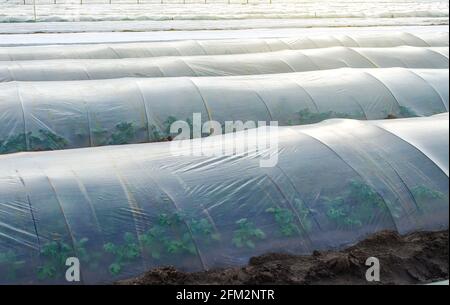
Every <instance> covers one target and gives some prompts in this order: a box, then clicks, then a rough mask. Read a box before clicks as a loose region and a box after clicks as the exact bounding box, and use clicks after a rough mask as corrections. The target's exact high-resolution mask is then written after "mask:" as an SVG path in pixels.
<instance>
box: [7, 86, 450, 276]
mask: <svg viewBox="0 0 450 305" xmlns="http://www.w3.org/2000/svg"><path fill="white" fill-rule="evenodd" d="M413 87H414V86H411V88H413ZM448 119H449V118H448V113H447V114H445V115H439V116H432V117H427V118H411V119H400V120H397V121H395V122H391V121H358V120H349V119H334V120H328V121H325V122H323V123H320V124H314V125H308V126H289V127H280V128H278V130H277V131H275V130H274V129H270V131H268V134H267V135H270V134H272V133H274V132H276V135H277V139H278V147H277V149H276V151H277V152H278V163H277V164H276V165H275V166H274V167H260V158H261V157H264V156H265V155H266V153H267V151H265V150H262V151H258V152H256V155H246V154H239V155H230V156H227V155H224V156H213V157H212V156H210V157H207V156H208V155H209V154H208V153H209V150H210V149H211V150H212V149H214V147H215V146H218V145H222V143H223V141H224V137H226V136H216V137H210V138H206V139H196V140H188V143H190V144H192V145H193V146H194V147H197V146H199V145H200V143H201V142H200V141H203V142H202V143H203V144H205V143H207V144H208V145H206V146H205V145H202V148H203V153H204V154H203V155H195V156H194V155H189V153H187V151H184V153H185V154H182V152H183V149H188V148H183V146H180V147H179V148H178V149H179V150H178V151H177V152H178V154H177V155H176V156H175V155H174V154H173V151H172V150H171V145H173V144H174V143H175V142H172V143H152V144H142V145H125V146H108V147H101V148H87V149H79V150H66V151H58V152H41V153H23V154H13V155H3V156H0V228H1V232H2V234H1V235H0V255H1V256H0V257H1V258H2V260H0V272H1V274H2V275H4V276H2V277H1V281H3V282H4V283H64V282H65V279H64V274H65V270H66V266H65V265H64V262H65V258H66V257H68V256H76V257H78V258H80V261H81V268H82V283H84V284H92V283H103V282H111V281H113V280H117V279H121V278H126V277H131V276H135V275H137V274H139V273H142V272H144V271H146V270H148V269H149V268H152V267H157V266H163V265H174V266H176V267H177V268H180V269H181V270H187V271H198V270H205V269H209V268H213V267H223V266H238V265H242V264H245V263H247V261H248V259H249V258H250V257H252V256H255V255H260V254H263V253H267V252H284V253H293V254H310V253H312V252H313V251H314V250H326V249H334V248H336V247H343V246H347V245H350V244H353V243H356V242H357V241H359V240H362V239H364V238H365V237H366V236H367V235H368V234H371V233H374V232H377V231H380V230H385V229H389V230H396V231H398V232H399V233H401V234H405V233H408V232H411V231H419V230H443V229H448V217H449V207H448V203H449V202H448V196H449V183H448V182H449V180H448V175H447V174H446V173H445V170H444V168H445V167H446V168H448V155H447V159H446V160H444V159H442V160H441V159H439V158H440V157H441V156H444V155H443V154H444V151H445V152H447V153H448V137H449V121H448ZM262 129H263V128H259V129H253V130H255V131H256V130H258V131H260V130H262ZM424 130H428V131H429V132H428V133H427V137H421V136H415V135H417V134H421V133H423V131H424ZM258 136H260V135H258ZM246 139H248V138H247V134H246V133H245V132H240V133H237V134H236V135H235V141H236V143H241V142H243V141H244V140H246ZM443 139H447V141H444V140H443ZM176 143H180V142H176ZM436 160H439V162H435V161H436ZM442 161H445V164H442V163H441V162H442ZM439 163H441V164H439Z"/></svg>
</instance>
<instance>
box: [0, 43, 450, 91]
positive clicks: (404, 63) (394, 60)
mask: <svg viewBox="0 0 450 305" xmlns="http://www.w3.org/2000/svg"><path fill="white" fill-rule="evenodd" d="M448 53H449V49H448V47H409V46H402V47H395V48H347V47H331V48H323V49H309V50H285V51H278V52H268V53H255V54H237V55H210V56H175V57H170V56H168V57H153V58H124V59H61V60H39V61H36V60H34V61H33V60H29V61H1V62H0V82H10V81H61V80H93V79H113V78H123V77H149V78H150V77H177V76H228V75H251V74H274V73H289V72H306V71H315V70H325V69H335V68H345V67H349V68H391V67H404V68H415V69H421V68H423V69H433V68H436V69H448V56H449V54H448Z"/></svg>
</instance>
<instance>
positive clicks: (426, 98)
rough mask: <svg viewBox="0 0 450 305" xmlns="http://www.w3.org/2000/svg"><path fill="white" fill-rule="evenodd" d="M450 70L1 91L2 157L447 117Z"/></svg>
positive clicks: (136, 81)
mask: <svg viewBox="0 0 450 305" xmlns="http://www.w3.org/2000/svg"><path fill="white" fill-rule="evenodd" d="M448 79H449V75H448V70H446V69H433V70H410V69H403V68H390V69H336V70H329V71H314V72H302V73H286V74H270V75H255V76H232V77H197V78H169V79H168V78H153V79H145V78H129V79H113V80H94V81H67V82H62V81H61V82H8V83H3V84H0V126H1V128H0V154H5V153H13V152H19V151H39V150H57V149H67V148H79V147H89V146H103V145H118V144H132V143H144V142H156V141H161V140H164V139H167V138H168V137H169V136H174V135H173V134H171V133H170V126H171V124H172V123H173V122H175V121H177V120H183V121H187V122H189V121H191V122H192V120H193V114H194V113H199V114H200V115H201V118H202V123H204V122H206V121H210V120H214V121H217V122H219V123H220V125H221V126H223V125H224V124H225V122H226V121H242V122H247V121H253V122H258V121H264V122H267V123H269V122H270V121H277V122H278V124H279V125H280V126H282V125H304V124H312V123H317V122H320V121H322V120H325V119H329V118H354V119H361V120H366V119H369V120H373V119H383V118H401V117H414V116H428V115H433V114H437V113H442V112H447V111H448Z"/></svg>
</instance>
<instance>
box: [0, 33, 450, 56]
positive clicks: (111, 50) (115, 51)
mask: <svg viewBox="0 0 450 305" xmlns="http://www.w3.org/2000/svg"><path fill="white" fill-rule="evenodd" d="M448 45H449V35H448V32H447V33H426V34H420V33H416V34H411V33H405V32H399V33H383V34H382V35H380V34H374V33H372V34H359V35H358V34H347V35H320V36H311V37H290V38H277V39H276V38H267V39H230V40H184V41H165V42H135V43H110V44H86V45H49V46H18V47H3V48H1V47H0V61H15V60H46V59H114V58H140V57H157V56H194V55H221V54H244V53H262V52H273V51H281V50H302V49H317V48H329V47H339V46H340V47H355V48H356V47H359V48H376V47H398V46H412V47H448Z"/></svg>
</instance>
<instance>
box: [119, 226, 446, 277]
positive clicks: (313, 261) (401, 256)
mask: <svg viewBox="0 0 450 305" xmlns="http://www.w3.org/2000/svg"><path fill="white" fill-rule="evenodd" d="M371 256H373V257H377V258H378V259H379V261H380V266H381V267H380V270H381V272H380V273H381V274H380V282H378V284H418V283H428V282H432V281H439V280H447V279H448V260H449V257H448V231H442V232H419V233H413V234H410V235H407V236H400V235H398V234H397V233H394V232H390V231H383V232H380V233H377V234H374V235H372V236H370V237H369V238H367V239H366V240H364V241H362V242H360V243H358V244H357V245H355V246H352V247H350V248H347V249H345V250H343V251H329V252H318V251H316V252H314V253H313V255H311V256H294V255H288V254H266V255H262V256H258V257H253V258H251V259H250V262H249V264H248V266H245V267H242V268H227V269H216V270H210V271H205V272H196V273H184V272H180V271H177V270H176V269H175V268H173V267H163V268H157V269H153V270H151V271H149V272H147V273H145V274H144V275H142V276H140V277H137V278H134V279H130V280H125V281H121V282H119V283H118V284H126V285H155V284H188V285H190V284H231V285H239V284H313V285H317V284H318V285H323V284H368V283H369V282H367V281H366V279H365V274H366V271H367V268H369V267H367V266H366V265H365V262H366V259H367V258H368V257H371ZM372 283H374V282H372Z"/></svg>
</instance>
